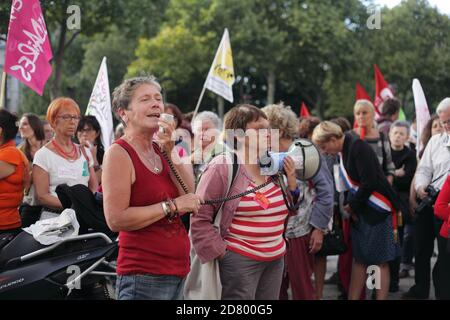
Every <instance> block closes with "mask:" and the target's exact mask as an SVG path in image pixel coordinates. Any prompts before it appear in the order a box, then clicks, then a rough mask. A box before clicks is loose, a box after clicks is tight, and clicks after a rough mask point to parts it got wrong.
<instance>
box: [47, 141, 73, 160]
mask: <svg viewBox="0 0 450 320" xmlns="http://www.w3.org/2000/svg"><path fill="white" fill-rule="evenodd" d="M71 144H72V150H71V151H70V152H65V151H64V149H63V148H62V147H61V146H60V145H59V144H58V143H57V142H56V140H55V139H53V140H52V145H53V146H54V147H55V149H56V151H57V152H58V153H59V154H60V155H61V156H62V157H63V158H65V159H67V160H68V161H70V162H74V161H76V160H77V159H78V152H77V148H76V146H75V144H74V143H73V142H71ZM74 158H75V159H74Z"/></svg>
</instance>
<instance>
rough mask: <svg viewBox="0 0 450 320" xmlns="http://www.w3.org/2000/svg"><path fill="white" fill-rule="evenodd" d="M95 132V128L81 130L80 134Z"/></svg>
mask: <svg viewBox="0 0 450 320" xmlns="http://www.w3.org/2000/svg"><path fill="white" fill-rule="evenodd" d="M92 131H95V130H94V128H83V129H79V130H78V132H80V133H83V132H86V133H88V132H92Z"/></svg>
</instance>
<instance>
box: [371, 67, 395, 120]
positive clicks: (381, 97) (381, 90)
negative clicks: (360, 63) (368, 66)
mask: <svg viewBox="0 0 450 320" xmlns="http://www.w3.org/2000/svg"><path fill="white" fill-rule="evenodd" d="M374 69H375V100H374V101H375V110H376V111H377V113H380V112H379V110H378V108H379V106H380V104H381V103H382V102H383V101H386V100H387V99H389V98H393V97H394V94H393V93H392V91H391V89H390V88H389V84H388V83H387V82H386V80H384V77H383V75H382V74H381V71H380V69H379V68H378V66H377V65H376V64H375V65H374Z"/></svg>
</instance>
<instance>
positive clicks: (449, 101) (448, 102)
mask: <svg viewBox="0 0 450 320" xmlns="http://www.w3.org/2000/svg"><path fill="white" fill-rule="evenodd" d="M449 110H450V98H445V99H444V100H442V101H441V103H439V105H438V107H437V109H436V114H437V115H440V114H441V113H442V112H445V111H449Z"/></svg>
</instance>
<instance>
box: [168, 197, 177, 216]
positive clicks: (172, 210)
mask: <svg viewBox="0 0 450 320" xmlns="http://www.w3.org/2000/svg"><path fill="white" fill-rule="evenodd" d="M167 202H168V203H167V204H168V205H169V208H170V218H174V217H175V216H176V215H177V214H178V210H177V206H176V205H175V203H174V202H173V200H172V199H168V200H167Z"/></svg>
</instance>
